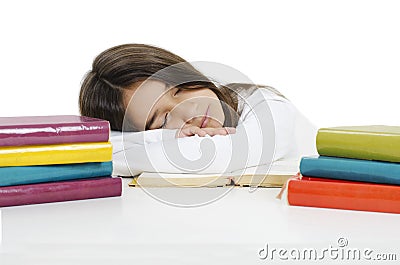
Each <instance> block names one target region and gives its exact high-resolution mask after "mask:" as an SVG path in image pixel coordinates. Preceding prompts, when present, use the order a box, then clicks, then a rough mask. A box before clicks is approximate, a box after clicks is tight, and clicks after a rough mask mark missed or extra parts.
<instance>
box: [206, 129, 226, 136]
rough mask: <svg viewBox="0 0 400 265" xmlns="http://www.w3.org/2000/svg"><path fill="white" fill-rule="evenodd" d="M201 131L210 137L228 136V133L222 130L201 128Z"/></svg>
mask: <svg viewBox="0 0 400 265" xmlns="http://www.w3.org/2000/svg"><path fill="white" fill-rule="evenodd" d="M202 129H203V130H205V131H206V132H207V134H208V135H210V136H215V135H227V134H228V132H227V131H226V130H225V129H224V128H202Z"/></svg>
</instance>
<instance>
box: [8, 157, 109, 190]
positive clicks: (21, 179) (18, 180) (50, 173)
mask: <svg viewBox="0 0 400 265" xmlns="http://www.w3.org/2000/svg"><path fill="white" fill-rule="evenodd" d="M111 174H112V162H111V161H109V162H98V163H79V164H64V165H49V166H46V165H45V166H19V167H18V166H16V167H0V186H13V185H22V184H33V183H42V182H51V181H65V180H72V179H84V178H94V177H101V176H109V175H111Z"/></svg>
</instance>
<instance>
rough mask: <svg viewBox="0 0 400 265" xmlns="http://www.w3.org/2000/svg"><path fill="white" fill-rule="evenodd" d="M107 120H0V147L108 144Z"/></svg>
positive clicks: (70, 117) (62, 117) (74, 117)
mask: <svg viewBox="0 0 400 265" xmlns="http://www.w3.org/2000/svg"><path fill="white" fill-rule="evenodd" d="M109 134H110V124H109V122H108V121H106V120H101V119H96V118H91V117H85V116H78V115H54V116H20V117H0V146H21V145H48V144H61V143H82V142H107V141H108V139H109Z"/></svg>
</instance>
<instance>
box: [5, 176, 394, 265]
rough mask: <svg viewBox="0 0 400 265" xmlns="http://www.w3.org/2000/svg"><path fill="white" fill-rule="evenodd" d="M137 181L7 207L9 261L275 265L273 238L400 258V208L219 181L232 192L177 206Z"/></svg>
mask: <svg viewBox="0 0 400 265" xmlns="http://www.w3.org/2000/svg"><path fill="white" fill-rule="evenodd" d="M129 180H130V179H124V188H123V196H122V197H119V198H104V199H95V200H85V201H73V202H61V203H51V204H41V205H30V206H18V207H10V208H2V209H1V213H2V244H1V248H0V264H1V265H6V264H7V265H8V264H30V265H31V264H117V263H115V262H118V264H134V263H133V262H137V263H135V264H204V262H207V261H208V263H210V261H211V264H217V263H218V264H267V263H271V260H274V261H276V260H278V261H280V260H279V259H280V258H279V257H277V255H275V257H272V258H271V256H268V257H267V259H265V260H262V259H260V257H259V254H258V253H259V251H260V250H261V249H263V248H265V247H266V246H268V247H269V249H272V248H276V249H278V248H284V249H287V250H290V249H300V250H304V249H305V248H315V249H316V251H320V252H321V251H322V250H323V249H324V248H328V247H329V246H333V247H338V244H339V243H338V240H346V242H347V247H351V248H358V249H361V250H363V249H365V248H369V249H372V250H373V251H374V252H373V253H374V254H375V253H395V254H397V262H398V260H400V244H399V243H400V229H399V224H400V215H396V214H385V213H370V212H357V211H344V210H333V209H318V208H305V207H291V206H287V205H284V204H283V203H282V202H281V201H280V200H278V199H275V196H276V195H277V193H278V192H279V189H273V188H269V189H267V188H262V189H257V190H256V191H254V192H249V188H238V187H235V188H233V189H230V190H228V189H227V188H215V189H219V191H228V192H227V193H226V195H225V196H223V197H222V198H220V199H218V200H216V201H214V202H211V203H208V204H205V205H203V206H200V207H176V206H171V205H169V204H165V203H162V202H160V201H159V200H156V199H154V198H153V197H151V196H149V195H148V193H146V192H145V191H144V190H142V189H140V188H130V187H128V182H129ZM224 189H225V190H224ZM157 190H158V191H160V189H154V190H153V191H154V192H156V191H157ZM184 190H185V191H184ZM209 190H211V189H197V190H196V191H194V189H179V188H178V189H168V193H171V194H181V195H183V196H190V195H191V193H197V194H198V192H200V191H202V192H204V193H207V192H209ZM164 191H165V190H164ZM191 191H192V192H191ZM341 238H342V239H341ZM342 248H346V247H342ZM282 257H284V256H282ZM270 258H271V259H270ZM268 259H270V260H268ZM290 259H292V258H290ZM113 262H114V263H113ZM281 262H283V261H281ZM292 262H293V263H294V264H307V263H309V261H308V262H307V261H304V262H302V261H292ZM365 262H366V261H365ZM321 263H324V264H328V263H332V264H336V263H337V261H336V260H332V259H331V258H324V259H323V260H321ZM367 263H368V264H372V263H371V261H368V262H367ZM395 263H396V262H395V261H390V262H389V263H385V262H383V263H382V262H381V263H379V264H395ZM285 264H291V262H289V263H288V262H286V263H285ZM346 264H352V262H347V263H346ZM356 264H363V263H360V262H359V261H358V263H356Z"/></svg>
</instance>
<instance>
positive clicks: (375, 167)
mask: <svg viewBox="0 0 400 265" xmlns="http://www.w3.org/2000/svg"><path fill="white" fill-rule="evenodd" d="M300 173H301V174H302V175H303V176H307V177H319V178H331V179H340V180H350V181H362V182H373V183H383V184H395V185H400V163H392V162H384V161H372V160H362V159H352V158H340V157H328V156H319V157H318V156H313V157H303V158H302V159H301V161H300Z"/></svg>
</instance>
